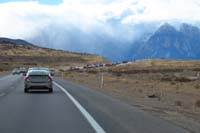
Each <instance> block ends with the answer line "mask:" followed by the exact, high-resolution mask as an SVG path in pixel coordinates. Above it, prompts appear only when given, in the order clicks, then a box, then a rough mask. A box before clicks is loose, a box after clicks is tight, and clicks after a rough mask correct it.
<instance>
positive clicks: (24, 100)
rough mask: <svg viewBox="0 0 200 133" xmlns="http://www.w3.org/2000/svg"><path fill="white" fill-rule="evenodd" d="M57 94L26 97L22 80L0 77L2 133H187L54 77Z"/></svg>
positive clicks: (107, 97) (0, 125)
mask: <svg viewBox="0 0 200 133" xmlns="http://www.w3.org/2000/svg"><path fill="white" fill-rule="evenodd" d="M54 81H55V83H54V92H53V93H48V92H46V91H33V92H31V93H27V94H25V93H24V91H23V88H24V85H23V77H22V76H17V75H16V76H13V75H7V76H4V77H0V133H95V132H99V133H104V132H107V133H187V132H188V131H186V130H185V129H183V128H181V127H178V126H176V125H173V124H171V123H169V122H167V121H164V120H161V119H159V118H156V117H154V116H151V115H150V114H147V113H145V112H143V111H141V110H139V109H137V108H136V107H132V106H129V105H127V104H125V103H122V102H120V101H118V100H116V99H114V98H111V97H109V96H106V95H104V94H102V93H99V92H96V91H94V90H92V89H89V88H86V87H83V86H80V85H76V84H74V83H71V82H69V81H66V80H62V79H59V78H56V77H54Z"/></svg>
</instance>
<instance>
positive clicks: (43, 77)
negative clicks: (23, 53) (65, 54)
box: [24, 70, 53, 93]
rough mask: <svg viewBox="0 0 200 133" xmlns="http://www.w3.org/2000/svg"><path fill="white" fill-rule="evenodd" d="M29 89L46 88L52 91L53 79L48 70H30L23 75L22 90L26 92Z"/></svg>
mask: <svg viewBox="0 0 200 133" xmlns="http://www.w3.org/2000/svg"><path fill="white" fill-rule="evenodd" d="M31 89H48V91H49V92H50V93H51V92H53V79H52V77H51V74H50V72H49V71H46V70H30V71H28V73H27V74H26V76H25V77H24V92H25V93H27V92H29V90H31Z"/></svg>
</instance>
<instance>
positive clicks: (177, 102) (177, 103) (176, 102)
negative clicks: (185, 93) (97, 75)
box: [174, 100, 183, 107]
mask: <svg viewBox="0 0 200 133" xmlns="http://www.w3.org/2000/svg"><path fill="white" fill-rule="evenodd" d="M174 104H175V105H176V106H179V107H180V106H182V105H183V103H182V102H181V101H179V100H178V101H175V102H174Z"/></svg>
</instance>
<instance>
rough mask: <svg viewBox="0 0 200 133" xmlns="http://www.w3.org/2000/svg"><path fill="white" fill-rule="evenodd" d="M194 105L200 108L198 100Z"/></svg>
mask: <svg viewBox="0 0 200 133" xmlns="http://www.w3.org/2000/svg"><path fill="white" fill-rule="evenodd" d="M194 105H195V107H197V108H200V100H196V101H195V103H194Z"/></svg>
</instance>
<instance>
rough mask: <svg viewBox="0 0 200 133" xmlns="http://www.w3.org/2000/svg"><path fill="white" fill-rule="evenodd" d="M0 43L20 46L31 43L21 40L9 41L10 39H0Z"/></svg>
mask: <svg viewBox="0 0 200 133" xmlns="http://www.w3.org/2000/svg"><path fill="white" fill-rule="evenodd" d="M0 43H12V44H20V45H32V46H33V44H31V43H29V42H27V41H25V40H22V39H10V38H4V37H0Z"/></svg>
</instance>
